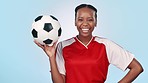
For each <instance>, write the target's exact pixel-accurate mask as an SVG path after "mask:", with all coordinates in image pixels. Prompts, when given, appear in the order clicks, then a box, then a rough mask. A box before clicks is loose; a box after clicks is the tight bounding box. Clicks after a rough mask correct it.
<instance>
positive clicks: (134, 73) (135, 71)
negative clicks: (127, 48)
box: [118, 58, 143, 83]
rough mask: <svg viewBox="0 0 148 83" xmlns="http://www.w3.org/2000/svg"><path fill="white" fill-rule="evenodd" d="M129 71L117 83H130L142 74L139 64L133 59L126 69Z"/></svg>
mask: <svg viewBox="0 0 148 83" xmlns="http://www.w3.org/2000/svg"><path fill="white" fill-rule="evenodd" d="M127 68H129V69H130V71H129V72H128V73H127V74H126V75H125V76H124V77H123V78H122V79H121V80H120V81H119V82H118V83H131V82H132V81H134V80H135V79H136V78H137V77H138V75H139V74H140V73H142V72H143V68H142V66H141V64H140V63H139V62H138V61H137V60H136V59H135V58H134V59H133V60H132V62H131V63H130V64H129V66H128V67H127Z"/></svg>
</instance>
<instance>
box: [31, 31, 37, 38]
mask: <svg viewBox="0 0 148 83" xmlns="http://www.w3.org/2000/svg"><path fill="white" fill-rule="evenodd" d="M37 33H38V32H37V31H36V30H35V29H33V30H32V35H33V37H34V38H37V37H38V34H37Z"/></svg>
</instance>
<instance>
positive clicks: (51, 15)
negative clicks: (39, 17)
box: [50, 15, 58, 21]
mask: <svg viewBox="0 0 148 83" xmlns="http://www.w3.org/2000/svg"><path fill="white" fill-rule="evenodd" d="M50 17H52V18H53V19H54V20H56V21H58V19H57V18H56V17H54V16H52V15H50Z"/></svg>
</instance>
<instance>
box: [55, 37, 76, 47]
mask: <svg viewBox="0 0 148 83" xmlns="http://www.w3.org/2000/svg"><path fill="white" fill-rule="evenodd" d="M74 42H75V38H74V37H72V38H69V39H66V40H63V41H61V42H59V43H58V45H61V46H62V48H64V47H65V46H69V45H71V44H72V43H74Z"/></svg>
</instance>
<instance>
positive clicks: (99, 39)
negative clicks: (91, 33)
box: [94, 36, 112, 43]
mask: <svg viewBox="0 0 148 83" xmlns="http://www.w3.org/2000/svg"><path fill="white" fill-rule="evenodd" d="M94 41H96V42H98V43H109V42H112V41H111V40H109V39H107V38H103V37H98V36H95V39H94Z"/></svg>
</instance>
